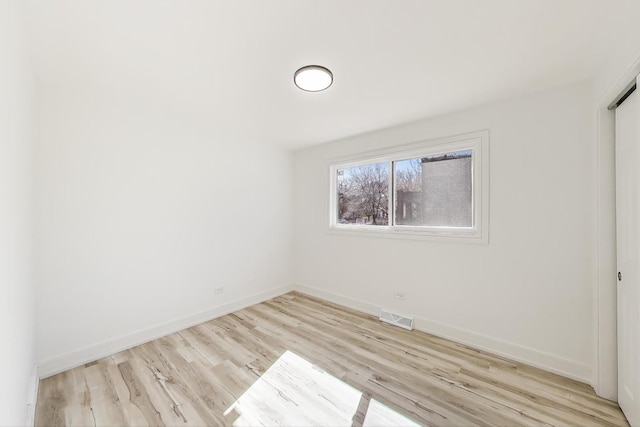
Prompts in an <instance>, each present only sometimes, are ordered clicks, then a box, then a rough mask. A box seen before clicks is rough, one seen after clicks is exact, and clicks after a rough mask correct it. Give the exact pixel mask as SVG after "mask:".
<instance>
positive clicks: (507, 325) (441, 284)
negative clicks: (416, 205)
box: [294, 83, 596, 381]
mask: <svg viewBox="0 0 640 427" xmlns="http://www.w3.org/2000/svg"><path fill="white" fill-rule="evenodd" d="M592 105H593V100H592V94H591V85H589V84H586V83H585V84H578V85H572V86H569V87H562V88H558V89H555V90H552V91H549V92H545V93H541V94H537V95H535V96H530V97H526V98H521V99H516V100H512V101H508V102H503V103H499V104H494V105H490V106H487V107H484V108H480V109H476V110H472V111H466V112H461V113H457V114H452V115H447V116H443V117H437V118H432V119H428V120H424V121H419V122H415V123H411V124H407V125H404V126H400V127H395V128H390V129H385V130H381V131H378V132H373V133H370V134H366V135H361V136H356V137H353V138H348V139H345V140H341V141H337V142H334V143H331V144H326V145H321V146H317V147H313V148H310V149H306V150H302V151H298V152H296V153H295V156H294V186H295V188H294V215H295V231H294V248H295V258H294V260H295V264H294V265H295V281H296V283H298V284H300V285H302V286H303V287H306V290H307V291H308V292H311V293H315V294H317V295H322V296H324V297H327V298H330V299H334V300H336V301H340V302H343V303H351V304H352V305H354V306H357V307H359V308H364V309H368V311H371V312H374V311H375V310H376V309H377V308H379V307H386V308H388V309H392V310H395V311H398V312H401V313H405V314H408V315H413V316H416V317H417V318H418V319H417V325H418V327H419V328H421V329H425V330H430V331H433V332H435V333H438V334H440V335H445V336H448V337H450V338H453V339H457V340H460V341H464V342H467V343H470V344H472V345H476V346H478V347H481V348H488V349H490V350H492V351H494V352H498V353H501V354H505V355H507V356H509V357H513V358H516V359H519V360H524V361H529V362H530V363H533V364H536V365H538V366H542V367H546V368H548V369H551V370H553V371H556V372H560V373H563V374H565V375H568V376H571V377H574V378H579V379H582V380H584V381H591V380H592V364H593V360H592V355H593V347H592V345H593V323H592V322H593V316H594V313H593V296H594V293H593V290H594V286H595V282H594V280H595V278H594V274H593V267H592V266H593V263H594V258H595V233H594V232H593V230H594V227H595V213H594V206H595V197H596V194H595V188H596V186H595V178H594V172H595V164H596V162H595V138H594V135H593V130H594V127H593V124H594V123H593V110H592V107H591V106H592ZM481 129H489V131H490V150H491V152H490V176H491V178H490V233H489V244H488V245H478V244H464V243H441V242H434V241H416V240H398V239H379V238H368V237H354V236H341V235H335V234H327V227H328V212H329V210H328V200H329V196H328V182H329V177H328V167H327V164H328V162H329V161H330V160H331V159H335V158H337V157H341V156H346V155H350V154H353V153H358V152H364V151H367V150H373V149H379V148H383V147H384V148H386V147H389V146H393V145H400V144H405V143H411V142H416V141H420V140H425V139H429V138H434V137H443V136H450V135H455V134H461V133H465V132H471V131H476V130H481ZM395 290H402V291H404V292H406V300H405V301H401V302H398V301H396V300H394V299H393V293H394V291H395Z"/></svg>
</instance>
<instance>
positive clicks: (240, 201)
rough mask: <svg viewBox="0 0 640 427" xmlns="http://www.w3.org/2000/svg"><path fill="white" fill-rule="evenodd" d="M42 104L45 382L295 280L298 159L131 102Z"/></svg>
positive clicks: (88, 96)
mask: <svg viewBox="0 0 640 427" xmlns="http://www.w3.org/2000/svg"><path fill="white" fill-rule="evenodd" d="M40 105H41V111H40V113H41V117H42V120H41V123H40V125H41V126H40V127H41V133H40V135H41V136H40V138H39V145H38V157H37V168H38V178H37V181H38V184H39V187H38V189H37V208H38V214H37V232H38V236H39V240H38V242H39V248H40V250H39V253H38V272H37V277H38V283H39V295H38V296H39V301H38V313H39V322H38V340H39V343H40V352H39V357H38V359H39V361H40V363H41V364H42V365H41V370H42V374H43V375H45V376H46V375H50V374H52V373H55V372H57V371H60V370H63V369H67V368H69V367H70V366H73V365H77V364H79V363H84V362H86V361H88V360H92V359H95V358H97V357H100V356H102V355H104V354H109V353H110V352H112V351H116V350H118V349H120V348H122V347H128V346H131V345H133V344H137V343H139V342H140V340H145V339H151V338H154V337H155V336H158V335H162V334H166V333H169V332H172V331H173V330H175V329H182V328H183V327H185V326H187V325H188V324H189V323H193V322H199V321H202V320H203V319H204V318H207V317H211V316H214V315H217V314H221V313H222V311H221V310H222V309H216V308H220V307H227V308H234V307H238V306H239V304H240V305H242V301H245V302H248V303H252V302H251V301H252V300H251V296H255V295H256V294H259V295H269V293H270V292H278V290H280V289H282V288H281V287H282V286H285V285H290V284H291V283H292V278H291V273H290V272H291V242H292V230H291V218H292V217H291V209H290V208H289V207H290V206H291V203H292V202H291V184H290V183H291V175H292V155H291V153H290V152H288V151H286V150H284V149H282V150H280V149H275V148H273V147H265V146H261V145H259V144H253V143H251V142H250V141H249V142H248V141H238V140H235V139H234V138H232V137H229V136H227V135H225V134H224V133H223V132H222V131H220V130H218V129H214V128H210V127H209V126H208V125H207V122H206V118H204V119H202V120H201V121H199V120H198V118H190V117H185V116H184V115H182V114H181V112H180V109H179V105H178V106H175V110H173V111H172V110H168V109H166V106H155V105H153V104H152V103H146V104H145V103H144V102H143V100H140V99H136V98H135V96H129V97H127V95H126V94H118V95H115V96H113V97H109V96H105V95H104V94H95V93H85V94H78V93H64V92H63V91H60V92H55V93H54V92H44V93H42V94H41V99H40ZM217 287H225V292H224V293H223V294H219V295H214V288H217ZM238 300H240V303H238V304H235V305H234V304H231V303H233V302H237V301H238ZM229 304H231V305H229Z"/></svg>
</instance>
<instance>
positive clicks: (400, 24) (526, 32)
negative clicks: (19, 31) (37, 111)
mask: <svg viewBox="0 0 640 427" xmlns="http://www.w3.org/2000/svg"><path fill="white" fill-rule="evenodd" d="M632 3H633V1H632V0H630V1H624V0H608V1H605V0H571V1H570V0H502V1H495V0H431V1H427V0H424V1H405V0H388V1H380V0H378V1H373V0H356V1H348V0H337V1H323V0H319V1H318V0H313V1H306V0H254V1H239V0H234V1H230V0H229V1H213V0H211V1H197V0H171V1H166V0H129V1H120V0H104V1H99V0H94V1H84V0H77V1H66V0H65V1H62V0H53V1H31V2H30V7H29V10H30V12H29V25H30V34H32V39H31V41H30V42H31V45H32V50H33V58H34V67H35V72H36V78H37V84H38V89H39V90H41V91H43V92H47V93H55V94H57V96H63V94H67V95H69V96H73V95H74V94H85V95H86V94H89V95H88V96H86V98H87V99H90V100H91V101H90V102H92V103H96V105H97V104H100V105H102V106H103V107H104V106H109V105H113V106H115V105H118V103H117V102H115V101H116V100H117V99H122V98H126V100H127V101H126V102H127V103H128V104H129V107H132V106H133V109H134V110H138V111H144V110H151V109H152V110H154V111H162V112H164V113H163V114H173V115H176V116H179V117H182V118H184V119H185V120H189V121H198V122H203V123H206V124H207V126H213V127H214V128H220V129H224V130H225V132H227V133H228V132H232V133H234V134H235V135H236V136H237V137H238V138H241V139H250V140H254V141H259V142H265V143H275V144H283V145H285V146H287V147H291V148H299V147H304V146H308V145H310V144H316V143H320V142H326V141H330V140H335V139H338V138H342V137H345V136H348V135H353V134H356V133H362V132H366V131H369V130H374V129H379V128H383V127H387V126H391V125H395V124H400V123H403V122H408V121H412V120H416V119H419V118H423V117H428V116H433V115H438V114H442V113H446V112H450V111H454V110H461V109H465V108H469V107H472V106H475V105H479V104H483V103H486V102H491V101H494V100H498V99H504V98H507V97H513V96H518V95H520V94H525V93H530V92H533V91H538V90H542V89H545V88H548V87H552V86H558V85H562V84H565V83H569V82H572V81H576V80H581V79H585V78H589V77H591V76H592V75H593V74H594V73H595V72H597V70H598V69H599V68H600V67H602V65H603V62H606V59H607V47H608V46H609V45H610V43H614V42H615V40H616V38H617V37H621V36H622V32H623V29H624V26H625V25H626V23H629V24H632V25H635V21H636V19H635V18H636V17H635V15H634V14H631V13H629V10H628V9H629V7H628V6H629V5H631V4H632ZM614 5H615V7H613V6H614ZM308 64H320V65H324V66H326V67H328V68H330V69H331V70H332V71H333V73H334V76H335V80H334V84H333V86H331V88H330V89H329V90H328V91H326V92H321V93H307V92H303V91H301V90H299V89H297V88H296V87H295V86H294V84H293V73H294V72H295V70H296V69H297V68H299V67H301V66H303V65H308ZM92 107H94V106H92V105H87V108H92ZM104 108H108V107H104ZM114 108H115V107H114Z"/></svg>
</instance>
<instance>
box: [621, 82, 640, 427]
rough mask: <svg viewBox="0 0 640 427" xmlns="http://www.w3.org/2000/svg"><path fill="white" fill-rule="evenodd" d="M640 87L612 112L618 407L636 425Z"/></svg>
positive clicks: (639, 405)
mask: <svg viewBox="0 0 640 427" xmlns="http://www.w3.org/2000/svg"><path fill="white" fill-rule="evenodd" d="M638 92H640V86H638V89H637V90H636V91H635V92H633V93H632V94H631V96H629V97H628V98H627V99H626V100H625V101H624V102H623V103H622V104H621V105H620V106H619V107H618V108H617V109H616V221H617V223H616V228H617V248H618V271H619V273H618V402H619V403H620V407H621V408H622V410H623V412H624V413H625V415H626V417H627V419H628V420H629V423H631V425H632V426H640V93H638Z"/></svg>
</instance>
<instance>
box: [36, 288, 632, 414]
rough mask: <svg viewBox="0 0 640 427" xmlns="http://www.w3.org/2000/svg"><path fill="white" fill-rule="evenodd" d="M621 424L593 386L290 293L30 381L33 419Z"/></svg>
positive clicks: (614, 409) (615, 408)
mask: <svg viewBox="0 0 640 427" xmlns="http://www.w3.org/2000/svg"><path fill="white" fill-rule="evenodd" d="M417 424H419V425H429V426H466V425H477V426H520V425H522V426H541V425H542V426H627V425H628V424H627V422H626V420H625V418H624V416H623V414H622V413H621V411H620V409H619V407H618V405H617V404H615V403H613V402H610V401H607V400H604V399H601V398H599V397H597V396H596V395H595V393H594V392H593V390H592V389H591V387H590V386H588V385H586V384H583V383H580V382H577V381H573V380H569V379H566V378H563V377H560V376H558V375H554V374H551V373H548V372H545V371H542V370H539V369H536V368H533V367H530V366H527V365H523V364H521V363H516V362H512V361H509V360H506V359H503V358H500V357H496V356H493V355H490V354H487V353H485V352H481V351H478V350H474V349H472V348H469V347H466V346H463V345H460V344H456V343H454V342H451V341H448V340H445V339H442V338H438V337H435V336H432V335H429V334H425V333H422V332H417V331H406V330H403V329H400V328H397V327H393V326H389V325H386V324H383V323H380V322H379V321H378V320H377V319H376V318H374V317H372V316H368V315H365V314H362V313H359V312H356V311H353V310H350V309H346V308H344V307H340V306H337V305H334V304H331V303H328V302H325V301H322V300H319V299H315V298H312V297H309V296H307V295H304V294H301V293H297V292H291V293H289V294H286V295H283V296H281V297H278V298H275V299H273V300H270V301H267V302H264V303H262V304H258V305H255V306H252V307H249V308H247V309H244V310H240V311H238V312H236V313H233V314H229V315H227V316H223V317H220V318H218V319H215V320H212V321H210V322H206V323H203V324H201V325H198V326H195V327H192V328H189V329H186V330H184V331H181V332H178V333H175V334H172V335H169V336H166V337H164V338H160V339H158V340H155V341H152V342H149V343H147V344H143V345H141V346H138V347H135V348H132V349H130V350H126V351H123V352H121V353H117V354H114V355H112V356H110V357H106V358H103V359H100V360H98V361H96V362H92V363H89V364H87V365H85V366H82V367H78V368H75V369H72V370H70V371H67V372H63V373H61V374H58V375H55V376H53V377H49V378H46V379H44V380H42V381H41V382H40V389H39V395H38V402H37V406H36V425H37V426H64V425H68V426H107V425H111V426H127V425H131V426H134V425H135V426H146V425H148V426H163V425H166V426H225V425H235V426H244V425H295V426H302V425H354V426H361V425H364V426H366V425H380V426H390V425H417Z"/></svg>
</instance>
